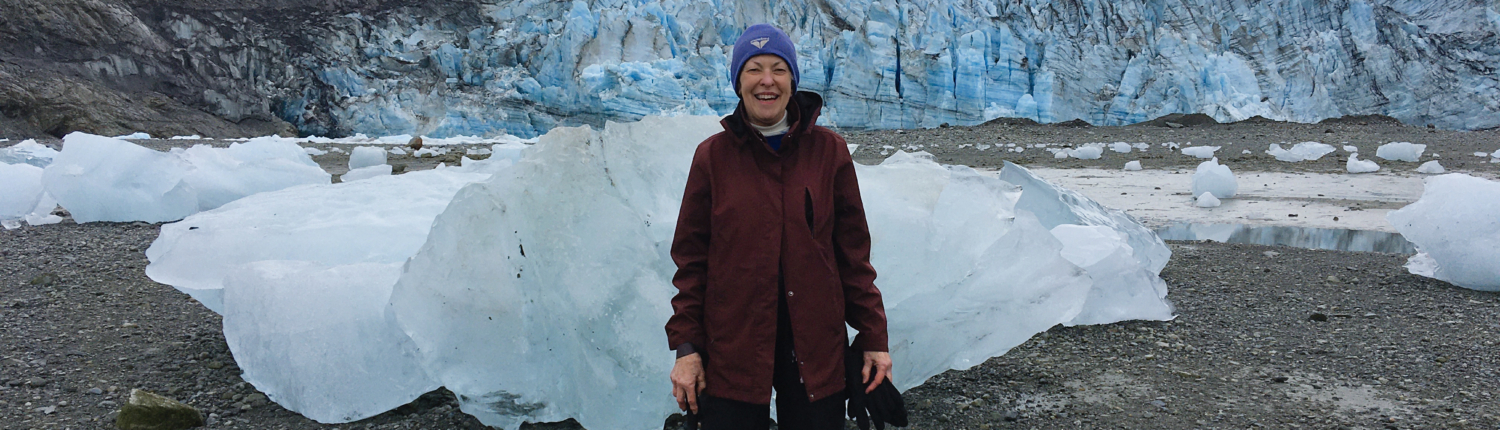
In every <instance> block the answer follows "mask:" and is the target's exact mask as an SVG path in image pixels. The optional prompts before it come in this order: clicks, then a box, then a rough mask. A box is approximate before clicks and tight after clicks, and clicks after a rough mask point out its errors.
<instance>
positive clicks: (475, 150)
mask: <svg viewBox="0 0 1500 430" xmlns="http://www.w3.org/2000/svg"><path fill="white" fill-rule="evenodd" d="M852 153H853V152H851V154H852ZM489 154H490V150H489V148H468V149H465V150H464V155H489Z"/></svg>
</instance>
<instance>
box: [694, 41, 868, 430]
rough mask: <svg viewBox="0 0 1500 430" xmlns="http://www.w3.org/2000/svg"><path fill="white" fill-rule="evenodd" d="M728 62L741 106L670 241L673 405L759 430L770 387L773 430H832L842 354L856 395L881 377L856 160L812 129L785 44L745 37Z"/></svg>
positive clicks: (815, 108) (699, 170) (701, 161)
mask: <svg viewBox="0 0 1500 430" xmlns="http://www.w3.org/2000/svg"><path fill="white" fill-rule="evenodd" d="M731 60H732V61H731V67H730V69H729V70H730V77H729V78H730V85H731V86H733V88H734V89H735V93H736V94H738V95H739V97H740V103H739V106H738V107H737V108H736V109H735V112H734V113H733V114H731V115H729V116H728V117H725V118H724V120H723V121H721V123H722V124H723V126H724V131H723V132H720V133H718V134H716V135H714V136H712V137H709V138H708V139H707V140H704V141H703V143H701V144H699V145H698V149H697V152H696V153H695V154H694V155H693V164H692V167H691V170H690V171H689V173H688V182H687V187H686V190H685V191H684V192H683V198H682V210H681V212H680V213H679V216H678V220H677V232H676V236H675V237H674V238H673V240H672V259H673V260H674V261H675V262H676V263H677V274H676V276H674V277H673V280H672V282H673V284H674V285H675V286H676V287H677V288H678V293H677V295H676V296H675V297H673V298H672V308H673V311H674V314H673V315H672V318H671V319H670V320H668V321H667V326H666V331H667V339H668V341H669V345H670V346H671V347H672V349H675V350H676V351H677V357H678V358H677V363H676V364H675V365H674V366H673V368H672V385H673V388H672V392H673V395H674V396H675V397H676V398H677V404H678V407H680V408H682V409H683V410H686V411H690V412H693V413H697V414H698V416H699V418H700V419H701V420H702V425H703V428H705V429H709V430H721V429H757V430H762V429H766V428H768V427H769V425H770V417H769V414H770V412H769V409H770V403H771V391H772V389H773V387H774V389H775V390H776V393H777V395H776V408H777V413H778V416H779V423H778V424H779V427H780V428H781V429H783V430H797V429H842V428H844V418H843V410H842V409H843V400H844V388H845V377H844V350H845V348H846V345H848V346H847V347H848V348H854V349H857V350H859V351H864V353H863V354H864V368H863V369H862V370H861V376H862V378H863V379H864V380H865V381H863V382H867V383H868V387H867V388H866V390H865V391H866V392H868V391H870V390H872V389H874V387H875V386H877V385H878V384H880V382H881V381H883V380H885V379H886V378H889V377H890V371H891V358H890V354H889V353H888V352H887V351H889V349H888V347H887V345H886V341H887V335H886V320H885V308H884V305H883V304H882V302H881V297H880V290H879V289H877V288H876V287H875V284H874V280H875V270H874V268H872V267H871V266H870V233H869V229H868V227H867V226H866V224H865V214H864V205H863V203H861V201H860V195H859V184H858V182H857V181H856V180H855V175H854V160H853V159H852V158H851V157H850V156H849V151H848V149H847V146H846V145H845V144H844V139H843V138H842V137H840V136H839V135H837V134H835V133H834V132H832V131H830V130H828V129H826V128H823V127H819V126H817V125H814V122H816V121H817V118H818V114H819V111H820V109H821V108H822V105H823V99H822V97H820V96H818V95H817V94H814V93H811V92H797V91H796V89H797V81H798V79H797V78H798V70H797V52H796V49H795V48H794V47H793V46H792V41H791V39H790V38H789V37H787V35H786V33H783V32H782V31H781V30H778V29H776V28H775V27H772V26H770V25H766V24H757V25H753V26H751V27H750V28H747V29H745V32H744V34H742V35H740V38H739V40H738V41H736V42H735V44H734V52H733V55H732V58H731ZM846 322H847V323H848V324H849V326H851V327H854V329H856V330H858V331H859V334H858V335H857V336H855V338H854V342H853V344H852V345H850V344H849V343H848V335H847V333H846V331H845V328H844V324H845V323H846Z"/></svg>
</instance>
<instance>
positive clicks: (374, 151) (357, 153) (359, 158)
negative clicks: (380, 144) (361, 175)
mask: <svg viewBox="0 0 1500 430" xmlns="http://www.w3.org/2000/svg"><path fill="white" fill-rule="evenodd" d="M381 164H385V150H383V149H380V148H377V147H374V146H359V147H355V148H354V152H352V153H350V154H349V170H358V169H359V168H361V167H370V166H379V165H381Z"/></svg>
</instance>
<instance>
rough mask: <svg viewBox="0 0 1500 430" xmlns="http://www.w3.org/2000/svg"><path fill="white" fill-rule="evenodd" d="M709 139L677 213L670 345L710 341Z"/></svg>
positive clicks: (690, 172) (695, 159) (691, 172)
mask: <svg viewBox="0 0 1500 430" xmlns="http://www.w3.org/2000/svg"><path fill="white" fill-rule="evenodd" d="M708 147H709V145H708V143H707V142H706V141H705V142H704V143H703V144H699V145H698V150H697V151H696V152H695V153H694V154H693V164H692V167H691V168H689V170H688V179H687V187H686V189H684V190H683V192H682V209H681V210H679V211H678V213H677V232H676V233H675V234H674V235H673V236H672V261H673V262H675V263H677V274H676V275H673V276H672V285H673V286H676V287H677V295H676V296H673V297H672V317H671V318H670V319H668V320H667V327H666V329H667V344H668V348H672V349H676V348H677V347H678V346H679V345H682V344H684V343H687V344H692V345H693V346H694V347H696V348H698V349H699V350H702V348H704V347H706V346H707V345H708V336H707V334H706V333H704V329H703V321H704V320H703V297H704V290H705V289H706V288H707V287H708V240H709V237H710V235H711V233H710V232H711V230H710V228H711V225H710V224H709V222H710V220H711V217H710V215H711V213H712V210H713V193H712V183H711V182H710V180H709V176H710V175H709V173H710V172H709V162H708Z"/></svg>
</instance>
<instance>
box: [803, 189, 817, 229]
mask: <svg viewBox="0 0 1500 430" xmlns="http://www.w3.org/2000/svg"><path fill="white" fill-rule="evenodd" d="M802 192H803V194H802V196H803V198H804V200H803V201H802V210H803V212H804V213H805V214H806V215H807V231H817V227H815V226H814V224H813V220H814V219H815V218H813V199H812V189H809V188H807V187H802Z"/></svg>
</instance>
